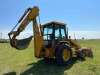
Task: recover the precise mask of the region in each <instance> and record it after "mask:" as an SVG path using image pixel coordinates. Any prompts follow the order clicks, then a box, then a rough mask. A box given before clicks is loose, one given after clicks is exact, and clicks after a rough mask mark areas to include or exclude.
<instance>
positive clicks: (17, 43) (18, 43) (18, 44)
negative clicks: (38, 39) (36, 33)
mask: <svg viewBox="0 0 100 75" xmlns="http://www.w3.org/2000/svg"><path fill="white" fill-rule="evenodd" d="M32 38H33V36H30V37H29V38H25V39H22V40H17V39H12V40H10V45H11V46H12V47H14V48H16V49H17V50H24V49H26V48H27V47H28V45H29V43H30V41H31V40H32Z"/></svg>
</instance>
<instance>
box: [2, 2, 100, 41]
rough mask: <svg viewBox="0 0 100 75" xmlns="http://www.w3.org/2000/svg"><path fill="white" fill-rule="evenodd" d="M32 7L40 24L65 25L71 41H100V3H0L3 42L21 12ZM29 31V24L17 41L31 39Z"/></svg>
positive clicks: (30, 30) (30, 28)
mask: <svg viewBox="0 0 100 75" xmlns="http://www.w3.org/2000/svg"><path fill="white" fill-rule="evenodd" d="M33 6H38V7H39V10H40V11H39V14H40V20H41V24H44V23H47V22H51V21H58V22H63V23H66V24H67V27H68V28H69V35H71V36H72V38H73V35H74V33H75V34H76V38H82V37H85V38H86V39H98V38H100V0H0V33H1V32H2V38H8V36H7V34H8V32H10V31H11V30H12V28H13V27H14V26H15V24H16V23H17V21H18V20H19V18H20V17H21V16H22V15H23V13H24V11H25V10H26V9H27V8H28V7H33ZM32 31H33V30H32V23H30V24H29V25H28V26H27V27H26V29H25V31H23V32H22V35H21V36H20V37H21V38H24V37H26V36H28V35H32V33H33V32H32ZM25 33H26V34H25ZM20 37H19V38H20Z"/></svg>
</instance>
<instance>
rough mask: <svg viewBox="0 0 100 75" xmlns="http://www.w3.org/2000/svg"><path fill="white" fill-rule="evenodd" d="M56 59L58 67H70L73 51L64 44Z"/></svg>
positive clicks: (60, 47)
mask: <svg viewBox="0 0 100 75" xmlns="http://www.w3.org/2000/svg"><path fill="white" fill-rule="evenodd" d="M55 59H56V62H57V64H58V65H68V64H69V63H70V62H71V60H72V50H71V48H70V47H69V46H68V45H67V44H66V43H62V44H60V45H59V47H58V48H57V50H56V54H55Z"/></svg>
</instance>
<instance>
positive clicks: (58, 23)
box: [42, 21, 66, 26]
mask: <svg viewBox="0 0 100 75" xmlns="http://www.w3.org/2000/svg"><path fill="white" fill-rule="evenodd" d="M50 24H57V25H64V26H65V25H66V24H65V23H61V22H57V21H52V22H48V23H45V24H43V25H42V26H48V25H50Z"/></svg>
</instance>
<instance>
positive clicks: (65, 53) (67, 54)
mask: <svg viewBox="0 0 100 75" xmlns="http://www.w3.org/2000/svg"><path fill="white" fill-rule="evenodd" d="M62 56H63V59H64V60H65V61H68V60H69V58H70V52H69V51H68V50H67V49H64V50H63V53H62Z"/></svg>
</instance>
